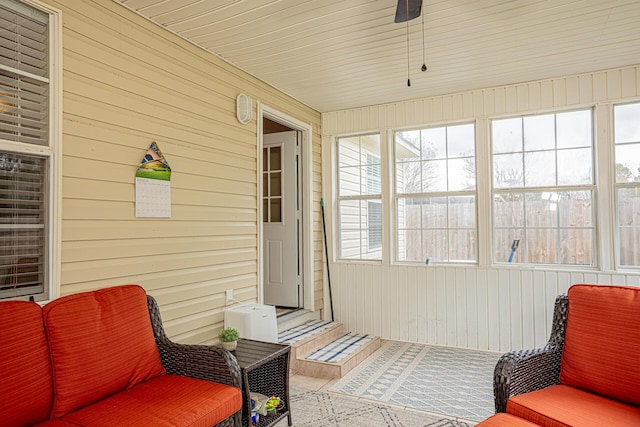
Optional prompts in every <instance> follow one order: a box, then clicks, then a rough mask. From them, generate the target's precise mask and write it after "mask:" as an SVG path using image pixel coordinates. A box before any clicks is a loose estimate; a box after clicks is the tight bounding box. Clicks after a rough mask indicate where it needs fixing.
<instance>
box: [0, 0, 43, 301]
mask: <svg viewBox="0 0 640 427" xmlns="http://www.w3.org/2000/svg"><path fill="white" fill-rule="evenodd" d="M48 22H49V16H48V14H45V13H43V12H41V11H40V10H37V9H35V8H33V7H31V6H29V5H27V4H24V3H21V2H18V1H16V0H3V1H2V3H0V299H3V298H13V297H24V296H38V295H40V296H42V295H44V296H46V294H47V291H48V283H47V268H48V267H47V265H48V264H47V257H48V254H47V247H48V241H49V225H48V224H49V221H48V215H49V207H48V195H49V194H50V185H51V184H50V182H49V179H48V176H49V168H50V162H51V157H50V154H49V153H50V141H49V96H50V95H49V93H50V82H49V69H50V61H49V23H48ZM7 141H9V142H13V143H16V142H17V143H19V144H18V145H16V144H7ZM29 145H38V146H41V147H43V149H42V154H41V155H40V154H32V153H30V152H29V150H28V148H29ZM21 147H24V149H23V148H21Z"/></svg>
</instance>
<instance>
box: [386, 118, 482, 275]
mask: <svg viewBox="0 0 640 427" xmlns="http://www.w3.org/2000/svg"><path fill="white" fill-rule="evenodd" d="M395 162H396V172H395V183H396V195H395V203H396V232H397V235H396V249H397V253H396V257H397V259H398V260H399V261H414V262H426V263H433V262H475V261H476V260H477V231H476V167H475V126H474V125H473V124H471V123H469V124H462V125H452V126H441V127H433V128H425V129H417V130H409V131H402V132H397V133H396V134H395Z"/></svg>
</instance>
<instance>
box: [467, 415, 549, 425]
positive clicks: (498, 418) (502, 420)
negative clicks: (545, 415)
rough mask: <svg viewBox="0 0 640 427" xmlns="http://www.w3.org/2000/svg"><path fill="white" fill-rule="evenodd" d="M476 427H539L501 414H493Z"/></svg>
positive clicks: (512, 416) (513, 416)
mask: <svg viewBox="0 0 640 427" xmlns="http://www.w3.org/2000/svg"><path fill="white" fill-rule="evenodd" d="M476 427H539V426H538V424H534V423H532V422H529V421H527V420H523V419H522V418H518V417H516V416H515V415H511V414H505V413H504V412H501V413H499V414H495V415H492V416H490V417H489V418H487V419H486V420H484V421H482V422H481V423H479V424H476Z"/></svg>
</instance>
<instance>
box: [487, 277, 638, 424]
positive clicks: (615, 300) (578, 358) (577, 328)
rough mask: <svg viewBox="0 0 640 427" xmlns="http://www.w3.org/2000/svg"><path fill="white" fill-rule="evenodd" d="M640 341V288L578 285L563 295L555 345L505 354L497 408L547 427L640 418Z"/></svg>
mask: <svg viewBox="0 0 640 427" xmlns="http://www.w3.org/2000/svg"><path fill="white" fill-rule="evenodd" d="M639 349H640V288H636V287H629V286H605V285H574V286H572V287H571V288H570V289H569V291H568V293H567V295H561V296H559V297H558V298H557V299H556V306H555V312H554V320H553V327H552V333H551V338H550V339H549V342H548V343H547V345H546V346H545V347H544V348H541V349H537V350H520V351H513V352H510V353H507V354H505V355H503V356H502V357H501V358H500V360H499V361H498V364H497V365H496V368H495V372H494V395H495V404H496V412H498V413H501V412H506V413H508V414H510V415H513V416H517V417H519V418H522V419H524V420H527V421H529V422H533V423H535V424H537V425H542V426H546V427H555V426H558V427H567V426H581V427H602V426H609V425H611V426H616V427H637V426H640V386H639V384H640V363H638V360H637V355H638V350H639ZM502 419H503V420H504V419H505V418H502ZM488 421H489V420H486V421H485V422H488ZM480 425H482V426H484V425H509V424H482V423H481V424H480Z"/></svg>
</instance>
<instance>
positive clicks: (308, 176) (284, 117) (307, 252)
mask: <svg viewBox="0 0 640 427" xmlns="http://www.w3.org/2000/svg"><path fill="white" fill-rule="evenodd" d="M264 118H267V119H269V120H272V121H274V122H277V123H280V124H283V125H285V126H288V127H290V128H291V129H293V130H296V131H299V132H300V134H301V141H300V146H301V147H302V156H301V165H302V192H301V193H302V201H301V204H300V206H301V207H302V242H301V245H300V248H301V249H302V280H303V286H304V288H303V295H304V300H303V308H304V309H307V310H311V311H314V310H315V307H314V277H313V265H314V256H313V169H312V168H313V162H312V153H313V147H312V141H313V139H312V130H313V126H312V125H311V124H309V123H304V122H302V121H300V120H298V119H296V118H294V117H291V116H289V115H288V114H285V113H282V112H280V111H278V110H276V109H274V108H271V107H269V106H267V105H265V104H262V103H260V102H259V101H258V117H257V122H258V123H257V125H258V144H257V145H258V148H257V156H256V157H257V176H256V179H257V181H256V183H257V187H258V198H257V201H256V204H257V208H258V218H257V223H258V244H257V246H258V302H259V303H263V302H264V277H263V275H264V253H263V252H264V251H263V248H262V242H263V237H264V234H263V228H262V214H263V212H262V184H261V183H262V147H263V142H262V132H263V126H262V123H263V119H264Z"/></svg>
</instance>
